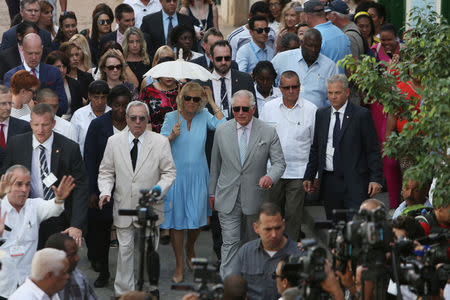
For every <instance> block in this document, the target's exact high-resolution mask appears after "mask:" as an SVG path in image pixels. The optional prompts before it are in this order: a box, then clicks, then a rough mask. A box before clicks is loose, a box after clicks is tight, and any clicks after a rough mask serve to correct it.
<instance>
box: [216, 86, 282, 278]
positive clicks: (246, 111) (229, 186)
mask: <svg viewBox="0 0 450 300" xmlns="http://www.w3.org/2000/svg"><path fill="white" fill-rule="evenodd" d="M231 107H232V110H233V114H234V119H232V120H229V121H227V122H226V123H223V124H221V125H219V126H218V127H217V130H216V133H215V136H214V144H213V150H212V154H211V176H210V181H209V194H210V195H212V196H214V197H215V205H214V208H215V209H216V210H217V211H218V212H219V220H220V225H221V227H222V238H223V244H222V249H221V253H222V262H221V266H220V273H221V276H222V278H225V277H226V276H227V275H228V274H229V273H230V272H231V265H232V262H233V259H234V257H235V256H236V254H237V251H238V250H239V247H240V245H241V244H243V243H245V242H247V241H249V240H252V239H255V238H256V233H255V232H254V231H253V223H254V222H255V220H256V219H257V217H258V216H257V213H258V208H259V207H260V205H261V203H262V200H263V198H264V194H265V193H266V192H267V190H269V189H271V188H272V185H273V184H275V183H276V182H277V181H278V179H279V178H280V177H281V175H282V174H283V172H284V170H285V168H286V163H285V161H284V156H283V150H282V149H281V144H280V140H279V138H278V134H277V132H276V130H275V128H274V127H272V126H269V125H267V124H265V123H264V122H263V121H261V120H259V119H256V118H254V117H253V113H254V111H255V109H256V106H255V97H254V96H253V94H252V93H251V92H249V91H247V90H240V91H238V92H236V93H235V94H234V95H233V97H232V98H231ZM233 141H234V142H233ZM269 159H270V162H271V167H270V168H269V170H267V162H268V161H269ZM241 226H242V228H241ZM241 232H242V233H243V236H241Z"/></svg>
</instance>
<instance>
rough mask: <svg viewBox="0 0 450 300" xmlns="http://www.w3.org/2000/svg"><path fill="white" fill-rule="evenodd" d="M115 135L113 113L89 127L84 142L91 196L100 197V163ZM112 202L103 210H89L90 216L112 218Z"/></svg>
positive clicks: (96, 120) (105, 115) (108, 113)
mask: <svg viewBox="0 0 450 300" xmlns="http://www.w3.org/2000/svg"><path fill="white" fill-rule="evenodd" d="M113 134H114V131H113V122H112V112H111V111H109V112H107V113H104V114H103V115H101V116H100V117H98V118H95V119H94V120H92V122H91V124H90V125H89V128H88V131H87V134H86V140H85V142H84V163H85V165H86V170H87V172H88V178H89V195H92V194H96V195H97V196H98V195H100V191H99V189H98V184H97V179H98V171H99V168H100V163H101V162H102V159H103V154H104V153H105V148H106V143H107V142H108V138H109V137H110V136H112V135H113ZM111 200H112V201H110V202H108V203H106V204H105V205H104V206H103V209H102V210H98V209H97V210H95V211H92V212H91V210H89V215H90V216H91V215H95V216H96V217H99V218H108V219H111V218H112V207H113V199H111Z"/></svg>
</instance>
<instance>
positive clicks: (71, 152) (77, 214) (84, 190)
mask: <svg viewBox="0 0 450 300" xmlns="http://www.w3.org/2000/svg"><path fill="white" fill-rule="evenodd" d="M32 137H33V133H32V132H27V133H24V134H20V135H16V136H13V137H12V138H11V139H9V138H8V146H7V147H6V157H5V159H4V160H3V166H2V171H1V173H2V174H4V172H5V171H6V169H7V168H9V167H10V166H12V165H16V164H20V165H23V166H25V167H27V168H28V170H31V160H32V153H33V138H32ZM50 168H51V172H52V173H53V174H54V175H55V176H56V177H57V178H58V181H57V182H56V183H55V186H58V184H59V181H60V180H61V178H62V177H63V176H64V175H72V177H73V178H74V179H75V188H74V189H73V191H72V193H70V195H69V197H67V199H66V200H65V203H64V214H65V217H66V221H67V223H68V224H70V227H77V228H80V229H83V227H84V225H85V223H86V216H87V209H88V180H87V176H86V169H85V167H84V164H83V159H82V158H81V152H80V146H78V144H77V143H75V142H74V141H72V140H70V139H69V138H66V137H64V136H62V135H60V134H58V133H56V132H54V133H53V145H52V154H51V163H50ZM31 196H32V197H33V195H31Z"/></svg>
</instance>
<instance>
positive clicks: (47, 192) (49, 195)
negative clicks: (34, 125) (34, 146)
mask: <svg viewBox="0 0 450 300" xmlns="http://www.w3.org/2000/svg"><path fill="white" fill-rule="evenodd" d="M39 150H41V152H40V153H39V165H40V167H41V180H42V190H43V192H44V199H45V200H50V199H53V198H55V194H54V193H53V189H52V187H47V186H46V185H45V184H44V179H45V177H47V176H48V175H49V174H50V173H49V171H48V165H47V158H46V157H45V147H44V146H43V145H39Z"/></svg>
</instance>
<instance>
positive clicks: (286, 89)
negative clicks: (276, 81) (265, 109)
mask: <svg viewBox="0 0 450 300" xmlns="http://www.w3.org/2000/svg"><path fill="white" fill-rule="evenodd" d="M299 87H300V84H297V85H287V86H280V89H283V90H285V91H288V90H290V89H293V90H296V89H298V88H299Z"/></svg>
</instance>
